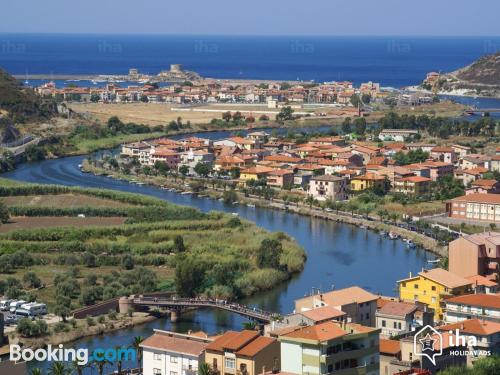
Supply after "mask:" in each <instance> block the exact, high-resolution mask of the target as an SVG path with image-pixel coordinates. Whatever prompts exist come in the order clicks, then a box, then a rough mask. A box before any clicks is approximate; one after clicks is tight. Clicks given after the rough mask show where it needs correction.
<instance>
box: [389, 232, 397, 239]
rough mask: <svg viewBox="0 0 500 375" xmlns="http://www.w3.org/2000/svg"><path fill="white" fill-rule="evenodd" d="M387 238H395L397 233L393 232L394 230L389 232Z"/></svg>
mask: <svg viewBox="0 0 500 375" xmlns="http://www.w3.org/2000/svg"><path fill="white" fill-rule="evenodd" d="M389 238H390V239H391V240H396V239H398V238H399V235H398V234H397V233H394V232H389Z"/></svg>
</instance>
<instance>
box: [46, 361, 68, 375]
mask: <svg viewBox="0 0 500 375" xmlns="http://www.w3.org/2000/svg"><path fill="white" fill-rule="evenodd" d="M47 374H48V375H70V370H69V368H67V367H66V364H65V363H64V362H54V363H53V364H52V366H50V369H49V371H48V372H47Z"/></svg>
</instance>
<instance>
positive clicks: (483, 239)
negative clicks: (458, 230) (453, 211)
mask: <svg viewBox="0 0 500 375" xmlns="http://www.w3.org/2000/svg"><path fill="white" fill-rule="evenodd" d="M460 204H461V203H460ZM499 263H500V233H499V232H484V233H475V234H471V235H468V236H461V237H459V238H457V239H456V240H454V241H451V242H450V244H449V250H448V264H449V265H448V269H449V270H450V272H452V273H454V274H456V275H459V276H462V277H470V276H475V275H480V276H484V277H486V278H487V279H488V280H491V281H493V282H495V283H498V281H499V280H500V279H499V276H500V274H499Z"/></svg>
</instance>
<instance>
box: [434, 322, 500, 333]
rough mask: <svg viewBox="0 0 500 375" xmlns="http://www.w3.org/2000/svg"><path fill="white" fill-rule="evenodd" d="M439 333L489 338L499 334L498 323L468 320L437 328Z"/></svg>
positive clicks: (499, 326) (499, 327)
mask: <svg viewBox="0 0 500 375" xmlns="http://www.w3.org/2000/svg"><path fill="white" fill-rule="evenodd" d="M438 329H439V330H440V331H455V330H456V329H458V330H459V332H460V333H462V334H463V333H468V334H471V335H477V336H489V335H494V334H496V333H499V332H500V323H497V322H491V321H487V320H479V319H469V320H464V321H461V322H458V323H454V324H447V325H444V326H439V327H438Z"/></svg>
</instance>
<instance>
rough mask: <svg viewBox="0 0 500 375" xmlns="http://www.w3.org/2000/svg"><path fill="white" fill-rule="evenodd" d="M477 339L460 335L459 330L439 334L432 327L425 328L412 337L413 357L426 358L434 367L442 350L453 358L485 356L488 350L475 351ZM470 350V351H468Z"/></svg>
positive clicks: (488, 352) (488, 353) (489, 353)
mask: <svg viewBox="0 0 500 375" xmlns="http://www.w3.org/2000/svg"><path fill="white" fill-rule="evenodd" d="M476 347H477V338H476V337H475V336H472V335H462V334H461V333H460V330H459V329H455V331H447V332H439V331H438V330H437V329H435V328H434V327H432V326H429V325H427V326H425V327H423V328H422V329H421V330H420V331H418V332H417V333H416V334H415V336H413V352H414V353H415V355H417V356H420V357H425V358H427V359H428V360H429V361H430V362H431V363H432V364H433V365H434V366H436V358H438V357H440V356H442V355H443V351H444V349H449V350H447V354H448V355H454V356H467V355H472V356H475V357H476V356H486V355H491V352H490V351H489V350H477V349H474V348H476ZM469 348H471V350H469Z"/></svg>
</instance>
